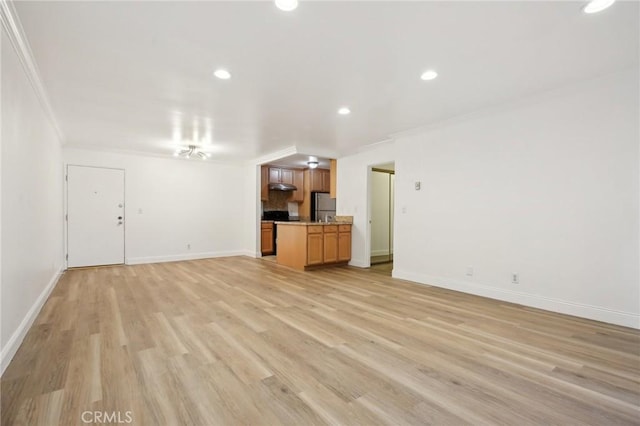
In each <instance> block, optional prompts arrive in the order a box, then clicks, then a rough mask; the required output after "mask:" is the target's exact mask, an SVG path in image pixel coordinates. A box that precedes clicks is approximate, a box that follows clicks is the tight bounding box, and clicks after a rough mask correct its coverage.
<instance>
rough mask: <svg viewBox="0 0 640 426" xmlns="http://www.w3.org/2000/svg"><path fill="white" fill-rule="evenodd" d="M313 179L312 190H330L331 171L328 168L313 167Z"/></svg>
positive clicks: (310, 174)
mask: <svg viewBox="0 0 640 426" xmlns="http://www.w3.org/2000/svg"><path fill="white" fill-rule="evenodd" d="M309 178H310V179H311V192H330V191H331V173H330V171H329V170H326V169H311V170H310V171H309Z"/></svg>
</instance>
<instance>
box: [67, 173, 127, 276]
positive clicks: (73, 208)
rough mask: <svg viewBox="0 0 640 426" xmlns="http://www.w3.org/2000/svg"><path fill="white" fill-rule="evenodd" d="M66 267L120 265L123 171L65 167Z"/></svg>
mask: <svg viewBox="0 0 640 426" xmlns="http://www.w3.org/2000/svg"><path fill="white" fill-rule="evenodd" d="M66 179H67V215H66V220H67V267H69V268H75V267H82V266H98V265H114V264H122V263H124V170H122V169H108V168H102V167H87V166H72V165H68V166H67V177H66Z"/></svg>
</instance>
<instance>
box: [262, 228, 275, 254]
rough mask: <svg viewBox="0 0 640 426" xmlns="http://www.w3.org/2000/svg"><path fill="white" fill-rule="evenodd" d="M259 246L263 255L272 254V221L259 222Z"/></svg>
mask: <svg viewBox="0 0 640 426" xmlns="http://www.w3.org/2000/svg"><path fill="white" fill-rule="evenodd" d="M260 231H261V232H260V246H261V252H262V255H263V256H267V255H270V254H273V252H274V246H273V222H262V223H261V224H260Z"/></svg>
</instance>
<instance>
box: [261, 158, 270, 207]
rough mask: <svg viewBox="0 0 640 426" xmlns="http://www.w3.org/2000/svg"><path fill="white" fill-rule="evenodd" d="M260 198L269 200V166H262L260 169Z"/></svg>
mask: <svg viewBox="0 0 640 426" xmlns="http://www.w3.org/2000/svg"><path fill="white" fill-rule="evenodd" d="M260 200H262V201H269V168H268V167H267V166H262V168H261V169H260Z"/></svg>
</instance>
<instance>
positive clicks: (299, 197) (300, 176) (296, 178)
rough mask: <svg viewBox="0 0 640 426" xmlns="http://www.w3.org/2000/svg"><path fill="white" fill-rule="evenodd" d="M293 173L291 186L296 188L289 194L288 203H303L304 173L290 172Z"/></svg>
mask: <svg viewBox="0 0 640 426" xmlns="http://www.w3.org/2000/svg"><path fill="white" fill-rule="evenodd" d="M291 171H292V172H293V184H294V185H295V186H296V188H298V189H296V190H295V191H293V193H292V194H291V198H289V201H291V202H293V203H301V202H303V201H304V172H303V171H302V170H291Z"/></svg>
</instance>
